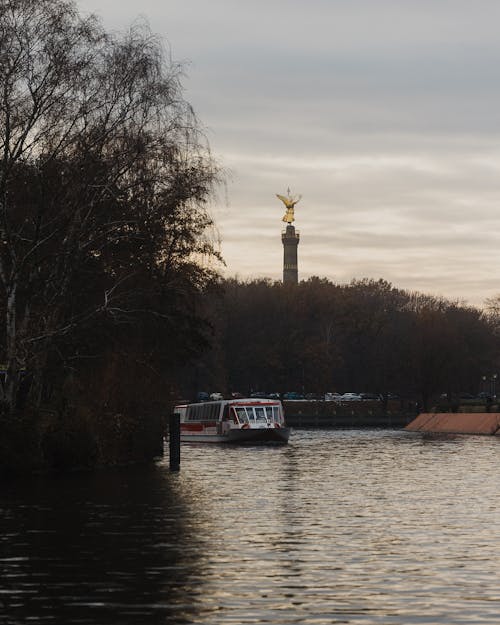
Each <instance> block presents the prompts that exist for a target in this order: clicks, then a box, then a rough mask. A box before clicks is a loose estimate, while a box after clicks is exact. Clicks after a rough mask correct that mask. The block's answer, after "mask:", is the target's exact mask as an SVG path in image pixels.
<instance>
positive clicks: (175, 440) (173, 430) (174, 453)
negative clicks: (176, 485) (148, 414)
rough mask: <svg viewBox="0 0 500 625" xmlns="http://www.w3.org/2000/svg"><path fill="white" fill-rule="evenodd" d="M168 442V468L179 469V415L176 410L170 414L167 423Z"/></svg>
mask: <svg viewBox="0 0 500 625" xmlns="http://www.w3.org/2000/svg"><path fill="white" fill-rule="evenodd" d="M168 442H169V460H170V470H171V471H179V469H180V467H181V416H180V414H179V413H178V412H174V413H172V414H171V415H170V418H169V423H168Z"/></svg>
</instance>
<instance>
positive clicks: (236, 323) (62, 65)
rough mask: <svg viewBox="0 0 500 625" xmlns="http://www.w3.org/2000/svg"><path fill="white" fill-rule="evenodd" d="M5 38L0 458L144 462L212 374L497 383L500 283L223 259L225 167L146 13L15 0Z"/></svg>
mask: <svg viewBox="0 0 500 625" xmlns="http://www.w3.org/2000/svg"><path fill="white" fill-rule="evenodd" d="M0 54H1V55H2V63H0V81H1V86H2V94H3V96H2V99H1V101H0V148H1V149H0V292H1V297H0V313H1V315H0V318H1V319H2V324H1V334H0V382H1V384H0V431H1V436H0V475H13V474H14V473H19V472H23V473H31V472H37V471H51V470H57V471H68V470H71V469H73V468H76V467H80V468H82V467H84V468H93V467H100V466H114V465H117V464H123V463H127V462H142V461H148V460H150V459H152V458H154V457H155V456H157V455H159V454H161V451H162V436H163V433H164V427H165V425H164V424H165V420H166V418H167V417H168V412H169V410H170V407H171V406H172V404H173V403H174V402H175V401H177V400H178V399H179V398H181V397H191V398H194V397H195V396H196V394H197V393H198V392H199V391H202V390H204V389H216V390H218V391H221V392H223V393H225V394H230V393H232V392H239V393H242V394H249V393H250V392H251V391H252V390H253V391H258V390H266V391H269V392H279V393H284V392H286V391H300V392H305V391H306V392H310V393H325V392H349V391H352V390H353V389H363V390H364V391H366V392H370V393H375V394H382V395H384V396H389V394H391V393H396V394H398V395H400V396H401V397H403V398H405V400H407V401H411V402H414V403H416V402H418V403H419V404H420V405H421V406H422V407H423V408H424V409H425V408H426V407H429V406H431V405H432V403H433V402H435V401H436V397H439V396H441V395H442V394H443V393H444V394H446V395H447V396H448V397H449V398H451V397H453V396H456V395H459V394H460V393H471V394H475V395H477V394H478V393H479V392H483V393H487V392H490V391H491V387H492V385H494V384H495V383H496V377H495V376H496V372H498V371H499V368H500V362H499V361H498V354H499V353H500V352H499V349H498V347H499V337H500V298H496V300H494V301H491V302H489V303H488V306H487V307H486V308H485V310H480V309H478V308H475V307H472V306H468V305H467V304H465V303H462V302H457V301H449V300H446V299H444V298H440V297H434V296H429V295H425V294H422V293H415V292H408V291H404V290H401V289H398V288H396V287H394V286H393V285H392V284H390V283H388V282H386V281H385V280H382V279H379V280H373V279H362V280H354V281H352V282H351V283H350V284H343V285H342V284H335V283H334V282H332V281H329V280H327V279H323V278H319V277H312V278H309V279H308V280H304V281H301V282H300V283H299V284H298V285H283V284H282V283H281V282H273V281H271V280H269V279H255V280H248V281H240V280H237V279H232V278H229V279H223V278H222V277H221V271H220V270H221V266H222V262H223V261H222V258H221V256H220V252H219V247H218V238H217V236H216V230H215V224H214V222H213V219H212V216H211V210H210V208H211V206H212V205H213V203H214V202H215V201H216V192H217V189H218V188H219V186H220V184H221V183H222V182H223V172H222V170H221V167H220V166H219V165H218V163H217V162H216V161H215V159H214V158H213V157H212V155H211V152H210V148H209V145H208V143H207V141H206V139H205V136H204V133H203V128H202V126H201V124H200V122H199V121H198V120H197V118H196V116H195V114H194V112H193V110H192V108H191V106H190V104H189V103H188V102H187V101H186V100H185V99H184V92H183V86H182V82H181V78H182V70H183V68H182V66H180V65H178V64H176V63H174V62H173V61H171V60H170V59H169V58H168V57H167V56H166V54H165V53H164V50H163V47H162V43H161V41H160V40H159V39H158V38H157V37H156V36H155V35H154V34H153V33H151V31H150V29H149V28H148V26H147V25H146V24H144V23H136V24H134V25H133V26H132V27H131V28H130V29H129V30H128V31H127V32H124V33H123V34H120V35H118V34H115V33H113V34H111V33H107V32H106V31H104V29H103V27H102V25H101V23H100V22H99V20H98V19H97V18H96V17H95V16H90V17H86V18H82V17H81V16H80V15H79V14H78V11H77V9H76V5H75V4H74V3H73V2H70V1H66V0H8V1H7V2H4V3H2V4H1V5H0ZM277 244H278V245H279V236H278V239H277ZM492 394H493V395H495V394H496V393H495V390H494V389H493V392H492ZM351 410H352V407H351ZM384 414H385V413H384ZM291 416H292V417H293V416H294V415H291ZM295 416H297V415H295Z"/></svg>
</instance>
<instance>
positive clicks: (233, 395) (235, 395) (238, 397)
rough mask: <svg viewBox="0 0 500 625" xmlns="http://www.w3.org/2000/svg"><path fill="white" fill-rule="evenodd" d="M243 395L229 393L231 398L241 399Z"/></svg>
mask: <svg viewBox="0 0 500 625" xmlns="http://www.w3.org/2000/svg"><path fill="white" fill-rule="evenodd" d="M243 397H244V395H242V394H241V393H231V399H242V398H243Z"/></svg>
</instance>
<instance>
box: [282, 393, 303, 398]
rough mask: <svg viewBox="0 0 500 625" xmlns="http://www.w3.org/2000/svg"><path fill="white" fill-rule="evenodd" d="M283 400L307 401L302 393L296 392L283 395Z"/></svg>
mask: <svg viewBox="0 0 500 625" xmlns="http://www.w3.org/2000/svg"><path fill="white" fill-rule="evenodd" d="M283 399H305V397H304V395H302V393H296V392H295V391H290V392H288V393H285V394H284V395H283Z"/></svg>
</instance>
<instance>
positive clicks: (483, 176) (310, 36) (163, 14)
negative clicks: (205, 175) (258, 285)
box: [78, 0, 500, 304]
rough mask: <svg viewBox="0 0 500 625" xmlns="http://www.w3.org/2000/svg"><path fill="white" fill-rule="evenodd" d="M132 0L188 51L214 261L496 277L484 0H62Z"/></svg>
mask: <svg viewBox="0 0 500 625" xmlns="http://www.w3.org/2000/svg"><path fill="white" fill-rule="evenodd" d="M78 5H79V6H80V7H81V9H82V10H85V11H95V12H97V13H98V14H100V15H102V16H103V18H104V21H105V25H106V26H107V27H108V28H123V27H125V26H126V25H127V24H129V23H130V22H131V21H132V20H133V19H134V18H136V17H137V16H138V14H139V13H141V14H142V15H144V16H145V17H146V19H148V20H149V22H150V23H151V24H152V26H153V29H154V30H155V31H156V32H159V33H160V34H161V35H162V36H164V37H165V40H166V41H168V44H169V45H170V46H171V49H172V56H173V57H174V59H189V60H190V63H189V64H188V65H187V66H186V72H187V75H186V79H185V81H184V84H185V87H186V97H187V99H188V100H189V101H190V102H191V103H192V104H193V105H194V108H195V110H197V112H198V114H199V116H200V118H201V120H202V122H203V123H204V124H205V126H206V133H207V136H208V138H209V140H210V143H211V147H212V150H213V152H214V154H215V155H216V157H217V158H218V159H219V160H220V161H221V162H222V164H223V165H224V166H225V167H226V168H227V169H228V170H230V171H231V177H230V179H229V181H228V185H227V195H228V202H223V201H221V202H220V203H219V204H218V205H217V206H216V207H215V208H214V212H215V217H216V219H217V223H218V226H219V229H220V232H221V236H222V241H223V243H222V251H223V254H224V256H225V259H226V263H227V273H228V274H229V275H232V274H238V275H239V276H240V277H246V276H254V277H256V276H270V277H273V278H277V279H279V278H280V276H281V268H282V247H281V227H282V225H283V224H282V223H281V221H280V220H281V217H282V206H281V204H280V202H279V201H278V200H277V199H276V198H275V195H274V194H275V193H277V192H284V191H285V190H286V188H287V187H288V186H290V187H291V188H292V190H293V191H294V192H297V193H302V194H303V199H302V200H301V202H300V203H299V204H298V205H297V207H296V208H297V210H296V216H297V222H296V225H297V228H299V229H300V230H301V242H300V245H299V273H300V276H301V277H308V276H310V275H321V276H327V277H330V278H332V279H335V280H339V281H342V282H343V281H349V280H351V279H352V278H355V277H358V278H360V277H375V278H378V277H383V278H386V279H388V280H390V281H392V282H393V283H394V284H395V285H396V286H399V287H401V288H407V289H418V290H422V291H424V292H429V293H436V294H444V295H448V296H450V297H454V298H459V299H467V300H468V301H471V302H473V303H476V304H481V303H482V301H483V300H484V299H485V298H486V297H491V296H492V295H494V294H495V293H498V292H500V286H499V283H498V279H497V277H496V275H495V272H494V271H493V268H494V267H497V266H498V265H499V252H498V248H499V245H498V243H499V235H498V233H499V232H500V216H499V215H500V211H499V206H500V175H499V174H500V147H499V145H500V142H499V139H500V39H499V37H498V23H499V21H500V3H499V2H497V0H475V2H474V3H472V2H470V0H377V2H373V0H349V1H346V0H310V1H309V2H304V1H303V0H254V2H252V3H244V2H234V0H212V1H211V2H209V3H207V2H205V1H202V0H189V1H186V0H170V1H169V2H168V3H167V4H165V3H163V2H159V1H158V0H143V2H142V3H141V4H140V5H138V4H137V3H136V2H132V1H130V0H129V1H127V0H122V1H121V2H119V0H107V2H102V0H79V2H78Z"/></svg>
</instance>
